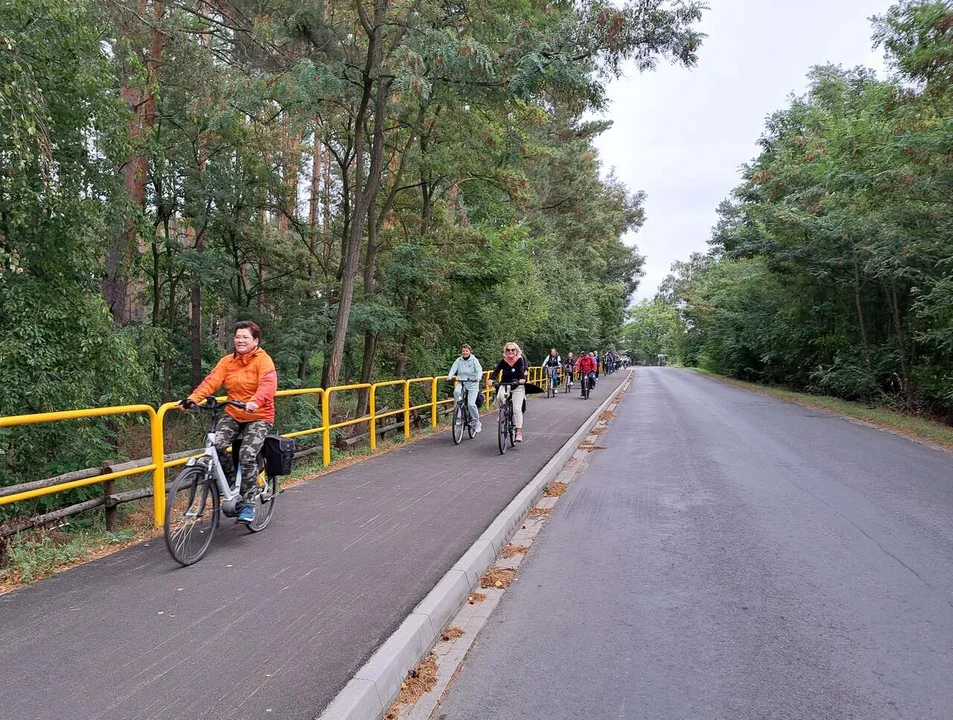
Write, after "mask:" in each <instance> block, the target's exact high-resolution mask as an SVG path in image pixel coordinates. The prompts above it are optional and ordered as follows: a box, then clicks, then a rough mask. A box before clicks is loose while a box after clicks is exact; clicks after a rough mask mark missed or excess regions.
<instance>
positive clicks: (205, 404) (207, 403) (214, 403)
mask: <svg viewBox="0 0 953 720" xmlns="http://www.w3.org/2000/svg"><path fill="white" fill-rule="evenodd" d="M229 405H231V406H232V407H237V408H238V409H239V410H244V409H245V403H243V402H241V401H240V400H226V401H225V402H221V403H220V402H219V401H218V400H216V399H215V396H214V395H209V396H208V397H207V398H205V400H203V401H202V402H200V403H197V402H193V401H191V400H188V399H186V400H183V401H182V407H184V408H185V409H186V410H189V409H191V408H193V407H194V408H198V409H199V410H207V411H214V410H221V409H222V408H225V407H228V406H229Z"/></svg>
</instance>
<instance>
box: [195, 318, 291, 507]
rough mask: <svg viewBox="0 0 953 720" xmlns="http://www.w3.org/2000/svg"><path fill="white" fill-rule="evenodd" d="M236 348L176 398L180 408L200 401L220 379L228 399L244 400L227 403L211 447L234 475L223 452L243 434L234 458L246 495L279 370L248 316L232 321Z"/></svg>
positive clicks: (271, 416)
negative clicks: (181, 397)
mask: <svg viewBox="0 0 953 720" xmlns="http://www.w3.org/2000/svg"><path fill="white" fill-rule="evenodd" d="M233 341H234V343H235V352H233V353H231V354H229V355H226V356H225V357H223V358H222V359H221V360H219V361H218V364H217V365H216V366H215V367H214V368H212V372H210V373H209V374H208V376H207V377H206V378H205V379H204V380H203V381H202V382H201V383H200V384H199V386H198V387H197V388H195V390H193V391H192V394H191V395H189V396H188V398H186V399H185V400H183V401H182V402H180V403H179V405H181V406H182V407H183V408H187V407H189V403H200V402H202V401H203V400H205V398H207V397H208V396H209V395H214V394H215V392H216V391H217V390H218V389H219V388H220V387H221V386H222V385H223V384H224V385H225V390H226V391H227V392H228V399H229V400H239V401H241V402H243V403H245V409H244V410H239V409H238V408H236V407H232V406H229V407H227V408H225V413H224V414H223V415H222V417H221V419H220V420H219V421H218V425H217V426H216V428H215V450H216V451H217V452H218V459H219V462H221V464H222V470H223V471H224V472H225V474H226V475H227V476H228V477H229V478H232V477H234V473H235V470H234V467H233V466H232V454H231V453H230V452H226V450H227V448H228V447H229V445H231V444H232V443H233V442H234V441H235V440H236V439H238V438H241V441H242V446H241V450H240V451H239V456H238V462H239V464H240V465H241V467H242V487H241V492H242V494H243V495H244V494H245V493H246V492H248V491H249V490H250V489H252V487H253V485H254V482H255V479H256V477H255V476H256V472H255V471H256V470H257V469H258V468H257V467H256V463H257V460H258V452H259V451H260V450H261V446H262V444H263V443H264V442H265V436H266V435H267V434H268V431H269V430H270V429H271V425H272V423H274V422H275V392H277V390H278V373H277V372H276V371H275V363H274V362H273V361H272V359H271V357H269V355H268V353H266V352H265V351H264V350H262V349H261V347H259V344H260V343H261V328H259V327H258V325H257V324H255V323H253V322H251V321H250V320H243V321H242V322H240V323H238V324H236V325H235V337H234V338H233ZM254 519H255V508H254V506H252V505H251V504H247V505H246V504H243V505H241V507H240V508H239V512H238V522H240V523H250V522H252V521H254Z"/></svg>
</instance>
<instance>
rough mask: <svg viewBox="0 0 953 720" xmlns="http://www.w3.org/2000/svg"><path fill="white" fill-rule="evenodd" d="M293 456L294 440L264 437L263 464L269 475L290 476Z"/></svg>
mask: <svg viewBox="0 0 953 720" xmlns="http://www.w3.org/2000/svg"><path fill="white" fill-rule="evenodd" d="M294 456H295V441H294V438H284V437H281V436H280V435H268V436H266V437H265V464H266V465H267V467H268V472H269V473H270V474H271V475H290V474H291V465H292V462H293V461H294Z"/></svg>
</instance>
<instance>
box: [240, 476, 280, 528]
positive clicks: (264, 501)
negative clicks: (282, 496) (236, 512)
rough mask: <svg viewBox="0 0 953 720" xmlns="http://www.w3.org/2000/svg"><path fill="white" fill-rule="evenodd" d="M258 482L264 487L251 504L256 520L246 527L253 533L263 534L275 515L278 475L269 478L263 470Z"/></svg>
mask: <svg viewBox="0 0 953 720" xmlns="http://www.w3.org/2000/svg"><path fill="white" fill-rule="evenodd" d="M258 482H259V483H263V484H264V487H263V489H262V491H261V492H260V493H258V494H257V495H255V497H254V498H252V500H251V504H252V505H254V506H255V519H254V520H252V521H251V522H250V523H248V525H246V527H247V528H248V529H249V530H250V531H251V532H253V533H255V532H261V531H262V530H264V529H265V528H266V527H267V526H268V523H270V522H271V516H272V515H274V514H275V502H276V501H277V500H278V476H277V475H271V476H269V475H268V472H267V471H266V470H262V471H261V474H260V475H259V476H258Z"/></svg>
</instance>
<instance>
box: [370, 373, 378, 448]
mask: <svg viewBox="0 0 953 720" xmlns="http://www.w3.org/2000/svg"><path fill="white" fill-rule="evenodd" d="M368 407H369V408H370V412H371V422H370V428H371V433H370V441H369V444H370V446H371V450H377V384H376V383H375V384H374V385H371V390H370V402H369V403H368Z"/></svg>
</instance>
